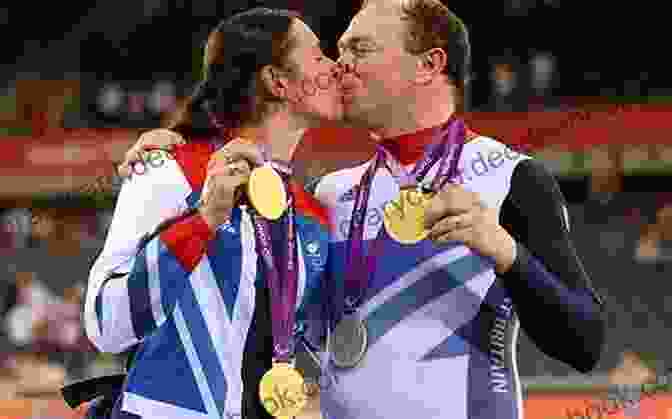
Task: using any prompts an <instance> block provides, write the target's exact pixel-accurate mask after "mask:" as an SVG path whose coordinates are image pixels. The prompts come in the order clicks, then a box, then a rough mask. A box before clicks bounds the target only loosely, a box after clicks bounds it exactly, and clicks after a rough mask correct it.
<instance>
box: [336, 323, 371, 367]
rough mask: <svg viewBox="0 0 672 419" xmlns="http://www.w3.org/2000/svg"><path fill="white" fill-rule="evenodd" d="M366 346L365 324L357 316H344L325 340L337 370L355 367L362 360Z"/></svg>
mask: <svg viewBox="0 0 672 419" xmlns="http://www.w3.org/2000/svg"><path fill="white" fill-rule="evenodd" d="M366 346H367V331H366V324H365V323H364V321H362V320H360V319H359V316H358V315H357V314H350V315H345V316H344V317H343V319H341V321H340V322H339V323H338V325H336V328H335V329H334V331H333V333H331V334H329V337H328V340H327V348H328V349H329V353H330V354H331V360H332V362H333V364H334V366H336V367H338V368H354V367H356V366H357V365H358V364H359V363H360V362H361V361H362V359H363V358H364V354H365V353H366Z"/></svg>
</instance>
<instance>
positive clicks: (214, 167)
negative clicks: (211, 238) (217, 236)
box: [199, 138, 264, 229]
mask: <svg viewBox="0 0 672 419" xmlns="http://www.w3.org/2000/svg"><path fill="white" fill-rule="evenodd" d="M263 163H264V160H263V158H262V155H261V152H260V151H259V149H258V148H257V147H256V146H255V145H254V144H253V143H251V142H249V141H245V140H242V139H238V138H237V139H234V140H232V141H230V142H229V143H227V144H226V145H225V146H224V147H222V148H221V149H219V150H218V151H217V152H216V153H214V154H213V155H212V157H210V162H209V163H208V173H207V176H206V180H205V185H204V186H203V193H202V195H201V201H202V206H201V207H200V209H199V212H200V213H201V215H202V216H203V218H204V219H205V221H206V222H207V223H208V225H209V226H210V227H211V228H213V229H216V228H217V227H218V226H219V225H221V224H223V223H225V222H226V221H228V220H229V218H230V216H231V210H232V209H233V207H234V206H235V205H236V203H237V202H238V199H239V197H240V194H241V193H242V191H241V189H240V187H241V186H242V185H244V184H246V183H247V182H248V180H249V178H250V173H251V172H252V168H254V167H255V166H260V165H262V164H263Z"/></svg>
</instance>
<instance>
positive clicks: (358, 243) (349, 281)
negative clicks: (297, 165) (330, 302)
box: [332, 118, 466, 326]
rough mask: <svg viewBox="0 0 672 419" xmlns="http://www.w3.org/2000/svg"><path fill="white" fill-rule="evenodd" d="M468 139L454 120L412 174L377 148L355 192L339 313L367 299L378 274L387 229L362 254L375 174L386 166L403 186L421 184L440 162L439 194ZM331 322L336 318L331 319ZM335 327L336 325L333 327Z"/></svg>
mask: <svg viewBox="0 0 672 419" xmlns="http://www.w3.org/2000/svg"><path fill="white" fill-rule="evenodd" d="M465 136H466V128H465V126H464V123H463V122H462V121H461V120H460V119H457V118H451V119H450V120H449V121H448V122H447V123H446V124H444V127H442V128H441V129H440V130H439V131H438V133H437V137H442V138H443V141H433V142H432V145H431V146H430V147H429V148H428V149H427V151H426V152H425V154H424V155H423V157H422V158H421V159H420V160H419V161H418V162H417V163H416V165H415V166H414V167H413V170H412V171H411V172H410V173H409V172H406V171H405V170H404V169H403V167H401V165H400V164H399V163H398V162H397V161H396V159H394V158H389V157H390V156H389V155H388V154H389V152H387V151H386V150H384V149H383V147H380V146H379V147H378V149H377V152H376V156H375V157H374V161H373V162H371V165H370V166H369V168H368V169H367V170H366V172H365V173H364V175H363V176H362V179H361V180H360V183H359V187H358V188H357V191H356V193H355V201H354V207H353V211H352V218H351V219H350V235H349V237H348V239H347V240H348V243H347V245H346V246H347V247H346V266H347V274H346V276H345V290H344V292H345V295H344V298H343V303H344V305H345V307H338V308H340V310H338V311H337V313H343V312H344V311H349V312H351V311H354V310H355V308H356V307H357V306H358V305H359V303H360V302H361V301H360V300H361V299H362V297H363V296H364V292H365V290H366V287H367V285H368V281H369V277H370V276H371V273H372V272H373V271H375V261H376V256H377V254H378V251H379V250H380V243H381V242H382V240H381V237H382V234H381V233H382V231H383V230H384V227H382V228H381V230H380V231H379V232H378V235H377V236H376V238H375V240H374V242H373V245H372V248H371V251H370V252H369V254H368V255H367V256H364V255H363V251H362V248H363V245H364V228H365V222H364V221H365V218H366V211H367V209H368V202H369V196H370V192H371V184H372V180H373V176H374V174H375V173H376V171H377V170H378V169H379V168H380V167H381V166H382V165H383V164H385V165H386V166H387V168H388V170H390V173H391V174H392V176H393V177H394V178H395V180H397V182H400V186H401V187H407V186H410V185H413V183H417V182H420V181H422V180H423V179H424V177H425V176H426V175H427V173H428V172H429V170H430V169H431V168H432V166H434V164H436V162H437V161H438V160H439V159H441V165H440V167H439V169H438V172H437V173H436V175H435V177H434V179H433V181H432V185H431V190H432V191H439V190H440V189H441V188H442V187H443V186H444V185H445V184H446V183H447V182H448V181H449V180H451V179H453V178H454V177H455V176H456V175H457V164H458V162H459V159H460V155H461V154H462V149H463V147H464V140H465ZM450 151H452V153H450ZM451 154H452V158H450V159H449V158H448V157H449V156H450V155H451ZM390 162H392V165H390V164H389V163H390ZM448 162H450V165H448ZM390 166H391V167H390ZM402 182H403V183H402ZM332 320H333V321H335V320H337V319H333V318H332ZM332 326H334V325H333V324H332Z"/></svg>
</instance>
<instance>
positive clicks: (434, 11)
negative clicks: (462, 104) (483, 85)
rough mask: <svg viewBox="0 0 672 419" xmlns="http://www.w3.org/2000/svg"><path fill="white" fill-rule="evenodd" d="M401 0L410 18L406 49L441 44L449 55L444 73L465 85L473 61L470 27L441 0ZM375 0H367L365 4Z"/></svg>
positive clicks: (418, 51)
mask: <svg viewBox="0 0 672 419" xmlns="http://www.w3.org/2000/svg"><path fill="white" fill-rule="evenodd" d="M397 1H401V10H402V13H403V14H404V20H406V21H407V22H408V37H407V39H406V45H405V46H406V51H408V52H409V53H411V54H421V53H423V52H425V51H429V50H430V49H432V48H441V49H442V50H443V51H444V52H445V53H446V55H447V57H448V63H447V65H446V68H445V69H444V71H443V73H444V74H446V75H448V76H449V77H450V78H451V80H452V82H453V83H454V84H455V85H456V86H457V87H458V88H459V89H463V88H464V86H465V84H466V82H467V79H468V75H469V67H470V65H471V46H470V44H469V33H468V31H467V27H466V26H465V24H464V23H463V22H462V20H461V19H460V18H459V17H457V15H456V14H455V13H453V12H452V11H450V10H449V9H448V7H446V5H444V4H443V3H442V2H441V1H439V0H397ZM370 2H371V0H364V1H363V3H362V6H361V8H362V9H363V8H364V7H366V6H367V5H368V4H369V3H370Z"/></svg>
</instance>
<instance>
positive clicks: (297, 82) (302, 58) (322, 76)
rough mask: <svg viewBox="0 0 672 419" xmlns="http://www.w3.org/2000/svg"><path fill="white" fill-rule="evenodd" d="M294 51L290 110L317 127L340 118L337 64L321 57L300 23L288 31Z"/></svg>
mask: <svg viewBox="0 0 672 419" xmlns="http://www.w3.org/2000/svg"><path fill="white" fill-rule="evenodd" d="M290 37H291V38H292V39H293V40H294V42H295V44H294V48H293V49H292V51H291V52H290V54H289V56H288V61H289V64H290V65H291V66H292V67H293V69H294V72H295V73H296V74H293V77H291V78H290V79H289V82H288V83H289V86H288V92H287V96H288V99H289V102H290V109H291V110H292V111H293V112H297V113H300V114H302V115H303V116H304V117H307V119H309V120H311V121H313V122H316V123H319V122H324V121H339V120H341V118H342V117H343V98H342V92H341V88H340V77H338V74H337V65H336V63H335V62H334V61H333V60H331V59H330V58H328V57H327V56H325V55H324V53H323V52H322V49H321V48H320V40H319V38H318V37H317V36H316V35H315V33H313V31H312V30H311V29H310V28H309V27H308V26H307V25H306V24H305V23H304V22H303V21H301V20H300V19H295V20H294V23H293V24H292V26H291V29H290Z"/></svg>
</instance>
